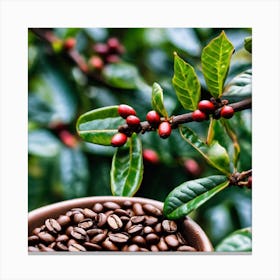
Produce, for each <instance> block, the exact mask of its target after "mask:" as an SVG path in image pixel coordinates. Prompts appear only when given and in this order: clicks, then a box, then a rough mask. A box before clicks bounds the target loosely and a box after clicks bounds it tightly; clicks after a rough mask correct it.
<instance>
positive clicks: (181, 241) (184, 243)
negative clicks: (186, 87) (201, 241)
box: [176, 232, 187, 245]
mask: <svg viewBox="0 0 280 280" xmlns="http://www.w3.org/2000/svg"><path fill="white" fill-rule="evenodd" d="M176 236H177V239H178V241H179V243H180V244H182V245H186V244H187V241H186V240H185V238H184V237H183V235H182V233H181V232H177V233H176Z"/></svg>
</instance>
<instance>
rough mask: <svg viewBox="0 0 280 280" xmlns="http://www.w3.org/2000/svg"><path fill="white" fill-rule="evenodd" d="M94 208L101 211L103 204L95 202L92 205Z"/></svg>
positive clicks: (95, 210) (97, 211) (98, 211)
mask: <svg viewBox="0 0 280 280" xmlns="http://www.w3.org/2000/svg"><path fill="white" fill-rule="evenodd" d="M92 210H93V211H94V212H96V213H101V212H102V210H103V205H102V204H101V203H95V204H94V205H93V207H92Z"/></svg>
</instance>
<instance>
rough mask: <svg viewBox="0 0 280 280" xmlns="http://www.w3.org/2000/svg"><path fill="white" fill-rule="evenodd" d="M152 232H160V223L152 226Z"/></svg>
mask: <svg viewBox="0 0 280 280" xmlns="http://www.w3.org/2000/svg"><path fill="white" fill-rule="evenodd" d="M154 230H155V232H157V233H160V232H162V226H161V223H157V224H156V225H155V226H154Z"/></svg>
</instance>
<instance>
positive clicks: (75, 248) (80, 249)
mask: <svg viewBox="0 0 280 280" xmlns="http://www.w3.org/2000/svg"><path fill="white" fill-rule="evenodd" d="M68 250H69V251H70V252H85V251H86V248H85V247H84V246H82V245H81V244H78V243H74V244H71V245H70V246H69V247H68Z"/></svg>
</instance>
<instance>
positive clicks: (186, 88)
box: [172, 53, 201, 111]
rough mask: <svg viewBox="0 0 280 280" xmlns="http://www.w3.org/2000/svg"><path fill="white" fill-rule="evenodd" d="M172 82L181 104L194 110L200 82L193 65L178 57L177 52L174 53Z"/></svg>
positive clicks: (198, 95)
mask: <svg viewBox="0 0 280 280" xmlns="http://www.w3.org/2000/svg"><path fill="white" fill-rule="evenodd" d="M172 83H173V86H174V88H175V92H176V95H177V97H178V100H179V101H180V103H181V104H182V106H183V107H184V108H185V109H187V110H192V111H194V110H195V109H196V108H197V104H198V101H199V99H200V88H201V86H200V82H199V80H198V77H197V75H196V73H195V71H194V69H193V67H192V66H191V65H189V64H188V63H186V62H185V61H184V60H183V59H182V58H180V57H179V56H178V55H177V53H174V76H173V79H172Z"/></svg>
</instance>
